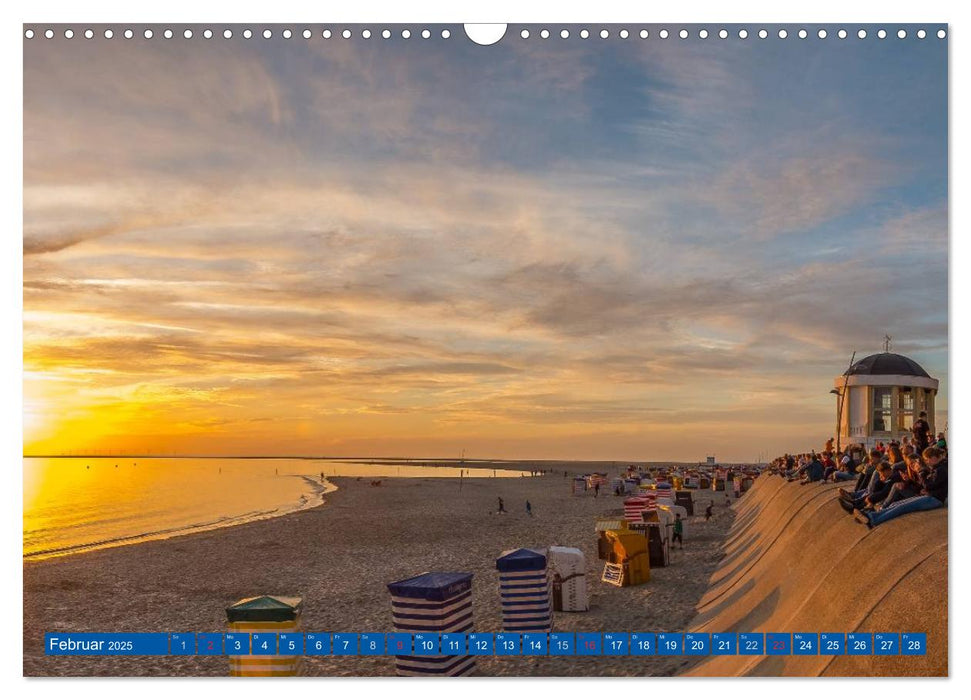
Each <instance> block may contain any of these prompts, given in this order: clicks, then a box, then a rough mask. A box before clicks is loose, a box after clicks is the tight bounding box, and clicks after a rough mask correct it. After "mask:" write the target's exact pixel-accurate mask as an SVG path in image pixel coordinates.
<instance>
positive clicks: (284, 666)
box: [226, 595, 303, 676]
mask: <svg viewBox="0 0 971 700" xmlns="http://www.w3.org/2000/svg"><path fill="white" fill-rule="evenodd" d="M302 611H303V600H302V599H301V598H296V597H289V596H270V595H261V596H255V597H253V598H243V599H242V600H240V601H237V602H235V603H233V604H232V605H230V606H229V607H228V608H226V618H227V619H228V620H229V631H230V632H239V633H243V634H254V633H258V632H263V633H267V634H282V633H284V632H296V631H297V630H299V629H300V613H301V612H302ZM299 663H300V657H299V656H276V655H274V656H263V655H254V654H246V655H241V656H230V657H229V675H231V676H295V675H297V671H298V670H299Z"/></svg>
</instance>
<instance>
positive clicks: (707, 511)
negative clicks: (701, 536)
mask: <svg viewBox="0 0 971 700" xmlns="http://www.w3.org/2000/svg"><path fill="white" fill-rule="evenodd" d="M714 507H715V502H714V501H709V502H708V507H707V508H705V522H708V521H709V520H711V509H712V508H714Z"/></svg>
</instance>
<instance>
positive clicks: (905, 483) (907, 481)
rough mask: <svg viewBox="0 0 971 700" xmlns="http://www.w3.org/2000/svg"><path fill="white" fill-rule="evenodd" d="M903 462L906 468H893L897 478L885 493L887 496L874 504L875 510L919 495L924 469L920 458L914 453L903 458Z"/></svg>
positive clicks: (922, 485) (922, 484) (922, 483)
mask: <svg viewBox="0 0 971 700" xmlns="http://www.w3.org/2000/svg"><path fill="white" fill-rule="evenodd" d="M904 462H905V464H906V469H904V470H902V471H901V470H899V469H897V470H895V472H896V474H897V479H896V481H895V483H894V484H893V486H892V487H891V488H890V493H888V494H887V497H886V498H885V499H883V500H882V501H880V502H879V504H878V505H877V506H875V508H876V509H877V510H880V509H882V508H886V507H888V506H890V505H891V504H892V503H894V502H896V501H902V500H904V499H907V498H913V497H914V496H917V495H919V494H920V492H921V489H922V488H923V487H924V475H925V472H926V470H925V468H924V465H923V463H922V462H921V460H920V458H918V457H917V456H916V455H911V456H910V457H906V458H904Z"/></svg>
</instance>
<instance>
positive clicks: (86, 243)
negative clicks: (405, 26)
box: [24, 27, 948, 461]
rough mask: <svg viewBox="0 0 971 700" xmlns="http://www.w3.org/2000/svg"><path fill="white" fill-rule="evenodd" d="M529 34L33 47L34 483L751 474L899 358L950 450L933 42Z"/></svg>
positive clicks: (943, 166) (941, 104)
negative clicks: (440, 462)
mask: <svg viewBox="0 0 971 700" xmlns="http://www.w3.org/2000/svg"><path fill="white" fill-rule="evenodd" d="M380 29H381V28H380V27H375V28H373V31H374V33H375V34H377V33H378V31H379V30H380ZM536 29H538V28H533V32H532V38H531V39H528V40H524V39H521V38H520V36H519V28H518V27H515V28H510V30H509V32H507V34H506V37H505V38H504V39H503V40H502V41H500V42H499V43H498V44H496V45H494V46H490V47H482V46H477V45H475V44H473V43H472V42H471V41H469V40H467V39H466V38H465V37H464V36H463V34H462V30H461V28H458V27H456V28H453V31H452V36H451V38H449V39H447V40H443V39H441V38H438V36H437V32H436V33H435V35H434V38H432V39H428V40H422V39H419V38H417V37H413V38H411V39H408V40H405V39H401V38H400V37H398V36H397V35H396V36H395V37H394V38H393V39H390V40H384V39H379V38H376V37H373V38H371V39H369V40H364V39H361V38H357V37H355V38H353V39H350V40H345V39H342V38H340V37H339V36H335V37H333V38H330V39H323V38H321V36H320V32H319V30H316V29H315V36H314V38H312V39H310V40H305V39H303V38H301V37H300V35H299V34H295V36H294V38H292V39H289V40H285V39H283V38H282V37H280V36H279V34H278V35H277V36H276V37H275V38H273V39H270V40H264V39H262V38H257V37H254V38H253V39H249V40H246V39H243V38H242V37H240V32H239V30H238V29H237V31H236V32H235V36H234V38H233V39H230V40H225V39H221V38H219V37H218V36H217V37H216V38H214V39H211V40H204V39H202V38H200V37H199V36H198V34H199V32H198V31H197V37H196V38H194V39H192V40H185V39H182V38H181V37H180V34H179V33H177V34H176V38H173V39H170V40H165V39H162V38H161V37H160V36H158V34H156V38H154V39H152V40H145V39H142V38H136V39H132V40H125V39H123V38H121V37H120V36H119V35H118V34H116V36H115V38H113V39H111V40H105V39H102V38H100V36H99V37H97V38H95V39H91V40H86V39H83V38H81V37H76V38H75V39H72V40H67V39H64V38H61V37H58V38H55V39H52V40H46V39H42V38H39V37H38V38H36V39H33V40H27V41H25V42H24V43H25V48H24V396H25V406H24V418H25V427H24V431H25V435H24V450H25V454H51V453H61V454H65V453H71V452H85V451H86V452H115V453H122V452H129V453H139V454H146V453H147V454H172V453H181V454H213V455H219V454H222V455H227V454H232V455H239V454H260V455H296V454H303V455H355V456H375V457H377V456H407V457H423V456H424V457H431V456H437V457H456V456H458V455H460V454H461V453H462V452H463V451H464V452H465V454H466V456H467V457H470V458H509V459H514V458H522V459H541V458H545V459H607V460H612V459H616V460H651V461H664V460H678V461H697V460H703V459H704V457H705V456H706V455H708V454H714V455H716V456H717V457H718V458H719V459H721V460H723V461H754V460H755V459H757V458H758V457H759V456H764V457H769V458H771V457H772V456H775V455H776V454H781V453H782V452H784V451H798V450H804V449H809V448H810V447H820V446H821V445H822V443H823V442H824V441H825V439H826V438H827V437H829V436H831V435H832V434H833V433H834V432H835V413H836V411H835V397H833V396H832V395H831V394H829V393H828V392H829V390H830V389H831V388H832V387H833V380H834V378H835V377H836V376H838V375H839V374H840V373H841V372H843V370H844V369H845V368H846V366H847V364H848V362H849V359H850V355H851V353H853V352H854V351H855V352H856V353H857V358H860V357H862V356H865V355H868V354H871V353H874V352H879V351H881V350H882V348H883V338H884V335H885V334H889V335H891V336H892V338H893V350H894V351H895V352H900V353H902V354H905V355H908V356H910V357H912V358H913V359H915V360H916V361H918V362H919V363H920V364H921V365H922V366H923V367H924V368H925V369H926V370H927V371H928V372H929V373H930V374H931V376H933V377H936V378H938V379H940V380H941V390H940V394H939V396H938V404H937V411H938V421H939V426H938V427H939V429H940V428H943V426H944V423H945V421H946V418H947V410H946V408H947V386H948V381H947V379H948V372H947V369H948V345H947V340H948V309H947V305H948V297H947V275H948V267H947V253H948V238H947V224H948V209H947V191H948V190H947V45H946V41H941V40H938V39H936V38H931V37H928V38H927V39H924V40H918V39H916V38H915V37H913V33H911V36H910V37H909V38H908V39H905V40H899V39H896V38H894V37H892V36H891V37H890V38H888V39H886V40H877V39H876V38H874V37H872V36H871V38H869V39H867V40H863V41H861V40H858V39H855V38H854V37H852V36H851V37H850V38H848V39H845V40H839V39H836V38H835V37H832V38H830V39H828V40H818V39H810V40H799V39H796V38H795V37H794V36H792V34H790V38H789V39H787V40H779V39H776V38H771V39H768V40H758V39H756V38H754V37H750V38H749V39H748V40H744V41H743V40H740V39H738V38H736V37H734V36H733V37H732V38H730V39H727V40H720V39H717V38H715V37H711V38H709V39H705V40H702V39H699V38H696V37H694V38H691V39H688V40H680V39H677V38H675V37H671V38H669V39H666V40H662V39H660V38H658V37H657V36H656V32H655V31H653V28H651V29H652V31H651V37H650V38H649V39H647V40H641V39H639V38H637V37H636V34H634V35H632V36H631V38H628V39H620V38H619V37H616V36H613V37H611V38H610V39H608V40H602V39H599V38H591V39H587V40H580V39H579V38H576V31H575V30H574V31H573V38H571V39H569V40H561V39H559V38H557V36H558V29H559V28H553V38H550V39H547V40H542V39H539V38H537V34H538V32H537V31H536ZM356 33H357V32H355V34H356ZM594 36H596V35H594Z"/></svg>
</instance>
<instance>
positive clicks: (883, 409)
mask: <svg viewBox="0 0 971 700" xmlns="http://www.w3.org/2000/svg"><path fill="white" fill-rule="evenodd" d="M872 405H873V432H875V433H886V432H890V418H891V414H892V413H893V389H892V388H890V387H883V386H878V387H874V388H873V404H872Z"/></svg>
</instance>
